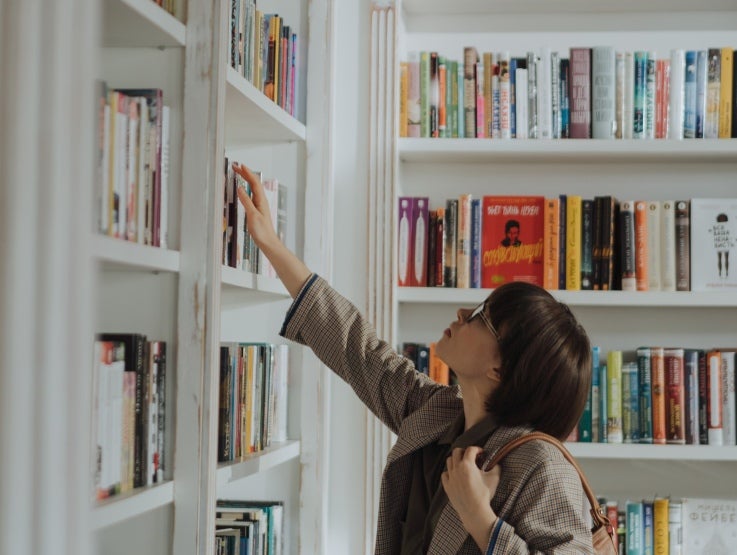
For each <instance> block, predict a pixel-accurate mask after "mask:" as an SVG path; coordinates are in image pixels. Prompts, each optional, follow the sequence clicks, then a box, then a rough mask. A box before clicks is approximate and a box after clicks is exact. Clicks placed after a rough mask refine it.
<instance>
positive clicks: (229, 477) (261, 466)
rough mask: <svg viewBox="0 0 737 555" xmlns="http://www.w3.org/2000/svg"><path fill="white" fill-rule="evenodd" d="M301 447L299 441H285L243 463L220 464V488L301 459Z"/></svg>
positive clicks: (250, 455) (218, 478) (247, 457)
mask: <svg viewBox="0 0 737 555" xmlns="http://www.w3.org/2000/svg"><path fill="white" fill-rule="evenodd" d="M300 447H301V445H300V442H299V441H296V440H293V441H285V442H283V443H277V444H274V445H271V446H269V447H267V448H266V449H264V450H263V451H259V452H258V453H251V454H249V455H247V456H246V457H245V459H244V460H243V461H239V462H229V463H220V465H219V466H218V477H217V483H218V487H223V486H225V485H226V484H229V483H232V482H236V481H238V480H242V479H243V478H248V477H249V476H254V475H256V474H259V473H261V472H264V471H266V470H270V469H272V468H274V467H276V466H278V465H280V464H283V463H285V462H287V461H291V460H295V459H297V458H299V453H300Z"/></svg>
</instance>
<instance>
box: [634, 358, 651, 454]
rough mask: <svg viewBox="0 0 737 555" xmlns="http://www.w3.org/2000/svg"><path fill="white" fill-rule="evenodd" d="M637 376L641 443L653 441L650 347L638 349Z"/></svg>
mask: <svg viewBox="0 0 737 555" xmlns="http://www.w3.org/2000/svg"><path fill="white" fill-rule="evenodd" d="M637 378H638V382H639V389H638V396H639V405H640V406H639V417H640V425H639V428H640V443H652V442H653V411H652V373H651V367H650V349H649V348H648V347H640V348H639V349H637Z"/></svg>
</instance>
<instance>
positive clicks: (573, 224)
mask: <svg viewBox="0 0 737 555" xmlns="http://www.w3.org/2000/svg"><path fill="white" fill-rule="evenodd" d="M581 200H582V199H581V197H580V196H579V195H568V198H567V199H566V289H567V290H569V291H580V290H581Z"/></svg>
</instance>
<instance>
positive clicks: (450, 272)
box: [443, 199, 458, 287]
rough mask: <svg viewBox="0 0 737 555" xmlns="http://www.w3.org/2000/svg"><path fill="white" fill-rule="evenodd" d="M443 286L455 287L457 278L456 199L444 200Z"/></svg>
mask: <svg viewBox="0 0 737 555" xmlns="http://www.w3.org/2000/svg"><path fill="white" fill-rule="evenodd" d="M444 229H445V245H444V250H445V255H444V266H443V273H444V282H445V287H456V285H457V280H458V244H457V242H458V199H447V200H446V201H445V227H444Z"/></svg>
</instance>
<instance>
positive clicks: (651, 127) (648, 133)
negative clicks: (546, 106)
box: [644, 52, 656, 139]
mask: <svg viewBox="0 0 737 555" xmlns="http://www.w3.org/2000/svg"><path fill="white" fill-rule="evenodd" d="M655 68H656V60H655V52H648V53H647V62H646V63H645V122H644V123H645V125H644V127H645V134H644V135H645V138H646V139H654V138H655V125H656V115H655V73H656V69H655Z"/></svg>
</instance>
